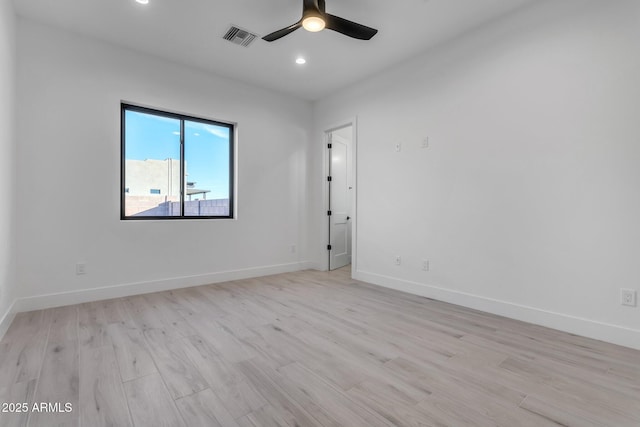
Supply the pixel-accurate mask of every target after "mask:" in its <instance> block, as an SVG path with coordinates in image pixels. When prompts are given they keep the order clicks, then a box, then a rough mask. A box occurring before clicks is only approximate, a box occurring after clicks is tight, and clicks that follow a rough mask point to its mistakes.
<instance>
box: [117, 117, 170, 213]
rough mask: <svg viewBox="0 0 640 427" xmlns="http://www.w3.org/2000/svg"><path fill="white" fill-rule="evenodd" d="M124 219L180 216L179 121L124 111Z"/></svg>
mask: <svg viewBox="0 0 640 427" xmlns="http://www.w3.org/2000/svg"><path fill="white" fill-rule="evenodd" d="M124 137H125V153H124V156H125V171H124V174H125V182H124V187H125V188H126V190H125V195H124V196H125V198H124V200H125V202H124V203H125V206H124V213H125V216H179V215H180V120H179V119H174V118H170V117H165V116H159V115H155V114H147V113H142V112H138V111H131V110H125V135H124Z"/></svg>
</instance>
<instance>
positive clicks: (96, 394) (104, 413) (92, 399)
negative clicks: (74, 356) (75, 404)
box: [79, 346, 133, 427]
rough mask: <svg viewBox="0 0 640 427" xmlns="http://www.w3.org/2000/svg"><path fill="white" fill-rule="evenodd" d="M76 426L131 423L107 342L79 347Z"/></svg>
mask: <svg viewBox="0 0 640 427" xmlns="http://www.w3.org/2000/svg"><path fill="white" fill-rule="evenodd" d="M79 377H80V398H79V410H80V426H87V427H102V426H104V427H108V426H122V427H127V426H132V425H133V424H132V422H131V417H130V415H129V407H128V405H127V400H126V397H125V395H124V390H123V388H122V380H121V379H120V372H119V371H118V366H117V363H116V356H115V353H114V351H113V347H111V346H103V347H96V348H85V349H81V351H80V373H79Z"/></svg>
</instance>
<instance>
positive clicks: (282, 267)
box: [3, 261, 311, 327]
mask: <svg viewBox="0 0 640 427" xmlns="http://www.w3.org/2000/svg"><path fill="white" fill-rule="evenodd" d="M310 265H311V263H309V262H306V261H302V262H294V263H290V264H279V265H270V266H263V267H252V268H245V269H241V270H230V271H221V272H216V273H210V274H202V275H195V276H183V277H174V278H171V279H163V280H152V281H146V282H137V283H127V284H122V285H114V286H104V287H99V288H92V289H83V290H78V291H68V292H59V293H53V294H46V295H36V296H32V297H26V298H18V299H17V300H16V301H14V304H13V312H14V313H19V312H23V311H32V310H42V309H45V308H52V307H61V306H65V305H72V304H80V303H84V302H90V301H100V300H104V299H112V298H121V297H126V296H131V295H140V294H147V293H151V292H159V291H168V290H171V289H179V288H189V287H192V286H200V285H208V284H211V283H221V282H227V281H230V280H241V279H250V278H254V277H260V276H269V275H272V274H280V273H289V272H292V271H299V270H305V269H308V268H309V266H310ZM5 317H6V316H5ZM3 320H4V319H3ZM9 323H11V322H9ZM7 327H8V326H7Z"/></svg>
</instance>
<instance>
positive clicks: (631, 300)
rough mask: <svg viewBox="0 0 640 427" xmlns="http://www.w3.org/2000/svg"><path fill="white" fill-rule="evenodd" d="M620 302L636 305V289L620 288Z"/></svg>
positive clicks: (631, 305)
mask: <svg viewBox="0 0 640 427" xmlns="http://www.w3.org/2000/svg"><path fill="white" fill-rule="evenodd" d="M620 304H622V305H628V306H629V307H635V306H636V304H637V294H636V291H635V289H620Z"/></svg>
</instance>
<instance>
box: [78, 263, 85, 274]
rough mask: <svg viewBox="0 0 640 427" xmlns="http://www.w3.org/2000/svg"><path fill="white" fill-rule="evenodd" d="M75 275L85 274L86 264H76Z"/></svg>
mask: <svg viewBox="0 0 640 427" xmlns="http://www.w3.org/2000/svg"><path fill="white" fill-rule="evenodd" d="M76 274H77V275H81V274H87V264H85V263H83V262H79V263H77V264H76Z"/></svg>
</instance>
